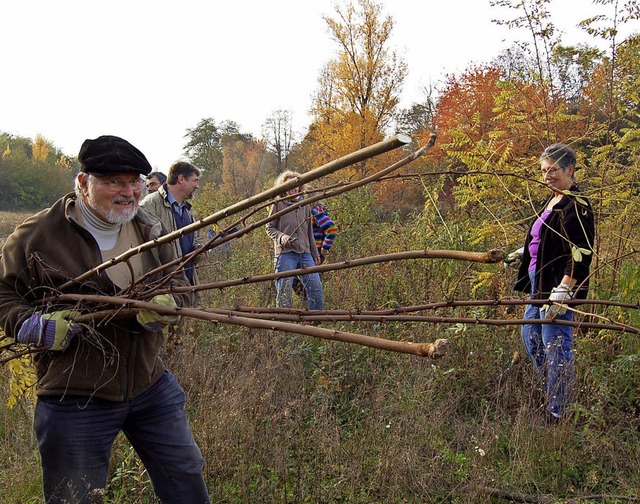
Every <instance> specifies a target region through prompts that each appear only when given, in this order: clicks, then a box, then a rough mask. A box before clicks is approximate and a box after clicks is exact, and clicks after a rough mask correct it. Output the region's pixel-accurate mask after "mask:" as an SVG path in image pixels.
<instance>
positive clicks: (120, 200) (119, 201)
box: [112, 198, 136, 205]
mask: <svg viewBox="0 0 640 504" xmlns="http://www.w3.org/2000/svg"><path fill="white" fill-rule="evenodd" d="M135 202H136V200H135V198H115V199H114V200H113V202H112V203H116V204H118V205H121V204H123V203H135Z"/></svg>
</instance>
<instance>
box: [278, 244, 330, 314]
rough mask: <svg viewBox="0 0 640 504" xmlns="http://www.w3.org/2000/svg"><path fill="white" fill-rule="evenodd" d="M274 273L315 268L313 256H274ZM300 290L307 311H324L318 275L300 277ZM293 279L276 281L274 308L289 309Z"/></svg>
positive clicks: (307, 253) (306, 254) (287, 278)
mask: <svg viewBox="0 0 640 504" xmlns="http://www.w3.org/2000/svg"><path fill="white" fill-rule="evenodd" d="M274 264H275V271H276V273H280V272H282V271H291V270H293V269H298V268H308V267H311V266H315V265H316V263H315V261H314V260H313V256H312V255H311V253H309V252H305V253H303V254H298V253H297V252H285V253H284V254H280V255H279V256H276V258H275V259H274ZM300 282H302V288H303V289H304V292H305V295H306V296H305V297H306V299H307V308H308V309H309V310H324V294H323V292H322V283H321V282H320V275H319V274H318V273H310V274H309V275H302V276H300ZM292 284H293V277H285V278H279V279H278V280H276V306H278V307H280V308H290V307H291V295H292V294H291V293H292V288H291V287H292Z"/></svg>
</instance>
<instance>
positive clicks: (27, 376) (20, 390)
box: [7, 355, 36, 409]
mask: <svg viewBox="0 0 640 504" xmlns="http://www.w3.org/2000/svg"><path fill="white" fill-rule="evenodd" d="M7 366H8V369H9V374H10V378H9V398H8V399H7V408H9V409H11V408H13V407H14V406H15V405H16V404H17V403H18V401H19V400H20V399H22V398H25V399H29V400H33V399H34V398H35V384H36V374H35V369H34V368H33V365H32V363H31V359H30V358H29V356H26V355H24V356H22V357H20V358H18V359H11V360H10V361H9V362H8V363H7Z"/></svg>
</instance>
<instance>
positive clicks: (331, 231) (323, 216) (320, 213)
mask: <svg viewBox="0 0 640 504" xmlns="http://www.w3.org/2000/svg"><path fill="white" fill-rule="evenodd" d="M311 216H312V223H313V238H314V239H315V241H316V247H317V248H318V250H320V249H325V250H329V249H330V248H331V246H332V245H333V242H334V241H335V239H336V235H337V233H338V227H337V226H336V225H335V223H334V222H333V221H332V220H331V217H329V214H328V213H327V209H326V208H325V207H324V206H322V205H316V206H315V207H313V208H312V209H311Z"/></svg>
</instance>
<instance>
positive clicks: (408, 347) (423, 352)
mask: <svg viewBox="0 0 640 504" xmlns="http://www.w3.org/2000/svg"><path fill="white" fill-rule="evenodd" d="M58 299H60V300H67V301H74V302H76V303H78V302H82V303H86V302H90V303H108V304H111V305H114V306H123V307H126V308H137V309H147V310H153V311H155V312H157V313H161V314H167V315H172V314H177V315H181V316H186V317H192V318H197V319H201V320H209V321H212V322H219V323H225V324H233V325H238V326H243V327H250V328H253V329H264V330H269V331H281V332H286V333H295V334H306V335H308V336H313V337H316V338H322V339H327V340H334V341H342V342H345V343H354V344H356V345H362V346H366V347H371V348H377V349H379V350H386V351H389V352H397V353H405V354H411V355H417V356H420V357H430V358H438V357H442V356H443V355H444V354H445V353H446V349H447V342H446V340H444V339H442V340H436V341H435V342H434V343H412V342H410V341H394V340H387V339H384V338H376V337H373V336H366V335H364V334H358V333H351V332H345V331H336V330H333V329H323V328H321V327H313V326H305V325H300V324H293V323H289V322H276V321H272V320H262V319H256V318H250V317H241V316H235V315H227V314H222V313H211V312H207V311H204V310H197V309H194V308H172V307H169V306H162V305H158V304H155V303H149V302H146V301H137V300H132V299H127V298H118V297H113V296H100V295H81V294H61V295H60V296H59V298H58ZM82 317H83V316H80V317H77V318H76V319H74V320H75V321H78V322H81V321H82ZM85 317H89V318H91V317H92V316H91V315H90V314H89V315H86V316H85Z"/></svg>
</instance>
